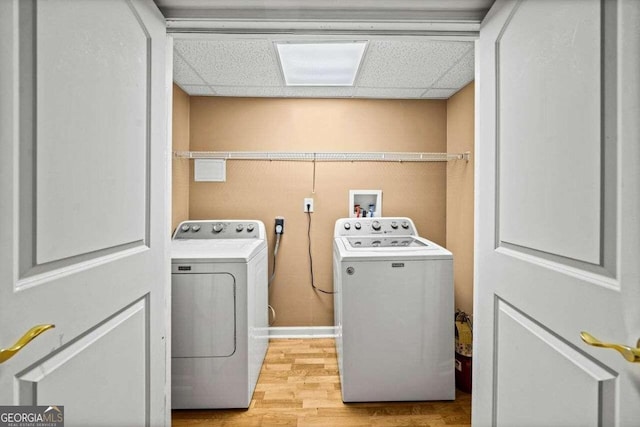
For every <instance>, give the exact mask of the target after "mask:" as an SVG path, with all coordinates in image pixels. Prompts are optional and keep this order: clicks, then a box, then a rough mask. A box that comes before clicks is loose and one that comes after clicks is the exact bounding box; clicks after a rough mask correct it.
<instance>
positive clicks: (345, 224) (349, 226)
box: [344, 222, 351, 230]
mask: <svg viewBox="0 0 640 427" xmlns="http://www.w3.org/2000/svg"><path fill="white" fill-rule="evenodd" d="M344 229H345V230H349V229H351V224H349V223H348V222H345V223H344Z"/></svg>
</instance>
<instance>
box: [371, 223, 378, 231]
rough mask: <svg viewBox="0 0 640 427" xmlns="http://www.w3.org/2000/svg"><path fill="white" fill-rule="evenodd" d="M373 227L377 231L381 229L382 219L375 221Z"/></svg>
mask: <svg viewBox="0 0 640 427" xmlns="http://www.w3.org/2000/svg"><path fill="white" fill-rule="evenodd" d="M371 228H373V229H374V230H376V231H379V230H380V221H373V222H372V223H371Z"/></svg>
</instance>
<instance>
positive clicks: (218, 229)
mask: <svg viewBox="0 0 640 427" xmlns="http://www.w3.org/2000/svg"><path fill="white" fill-rule="evenodd" d="M222 228H223V227H222V224H220V223H217V224H214V225H213V232H214V233H219V232H221V231H222Z"/></svg>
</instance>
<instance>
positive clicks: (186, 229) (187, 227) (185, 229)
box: [180, 224, 189, 232]
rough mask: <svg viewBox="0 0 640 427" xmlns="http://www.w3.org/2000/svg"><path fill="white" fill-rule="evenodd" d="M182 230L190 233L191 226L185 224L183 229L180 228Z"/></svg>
mask: <svg viewBox="0 0 640 427" xmlns="http://www.w3.org/2000/svg"><path fill="white" fill-rule="evenodd" d="M180 230H182V231H184V232H187V231H189V224H184V225H183V226H182V227H180Z"/></svg>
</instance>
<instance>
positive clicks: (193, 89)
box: [180, 84, 216, 96]
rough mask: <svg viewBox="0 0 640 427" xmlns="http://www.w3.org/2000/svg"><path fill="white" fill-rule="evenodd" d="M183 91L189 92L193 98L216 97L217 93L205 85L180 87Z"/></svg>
mask: <svg viewBox="0 0 640 427" xmlns="http://www.w3.org/2000/svg"><path fill="white" fill-rule="evenodd" d="M180 87H181V88H182V90H184V91H185V92H187V93H188V94H189V95H191V96H203V95H215V94H216V93H215V92H214V91H213V90H211V88H210V87H209V86H203V85H182V84H181V85H180Z"/></svg>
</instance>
